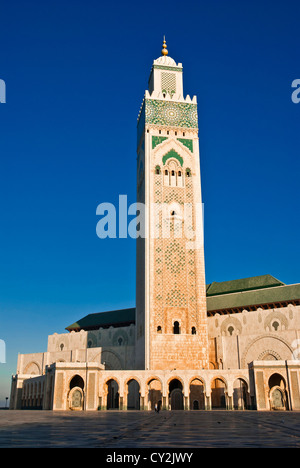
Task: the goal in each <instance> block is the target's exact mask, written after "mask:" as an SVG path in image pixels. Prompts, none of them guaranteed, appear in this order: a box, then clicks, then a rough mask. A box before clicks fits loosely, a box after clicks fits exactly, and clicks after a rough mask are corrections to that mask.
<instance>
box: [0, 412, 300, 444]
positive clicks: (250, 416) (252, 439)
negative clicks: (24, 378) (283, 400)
mask: <svg viewBox="0 0 300 468" xmlns="http://www.w3.org/2000/svg"><path fill="white" fill-rule="evenodd" d="M0 447H1V448H6V447H7V448H8V447H44V448H46V447H50V448H51V447H53V448H55V447H65V448H69V447H83V448H89V447H90V448H110V449H115V450H116V451H117V450H118V449H119V448H120V449H121V448H136V449H143V448H156V449H163V448H170V449H173V450H174V449H191V448H195V449H197V448H223V447H224V448H226V447H233V448H239V447H244V448H247V447H253V448H255V447H265V448H272V447H274V448H275V447H277V448H292V447H295V448H298V447H300V412H255V411H189V412H184V411H170V412H169V411H161V412H160V413H159V414H156V413H155V412H144V411H128V412H122V411H107V412H90V413H89V412H52V411H0ZM116 453H117V452H116Z"/></svg>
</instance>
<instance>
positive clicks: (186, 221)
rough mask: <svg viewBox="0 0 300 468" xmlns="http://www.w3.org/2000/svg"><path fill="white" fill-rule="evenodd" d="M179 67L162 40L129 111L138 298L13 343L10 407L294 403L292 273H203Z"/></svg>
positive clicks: (194, 125) (192, 151)
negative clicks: (137, 104)
mask: <svg viewBox="0 0 300 468" xmlns="http://www.w3.org/2000/svg"><path fill="white" fill-rule="evenodd" d="M182 77H183V68H182V64H181V63H176V62H175V60H173V59H172V58H171V57H170V56H169V55H168V51H167V45H166V42H165V41H164V42H163V48H162V52H161V56H160V57H159V58H157V59H156V60H154V62H153V65H152V68H151V72H150V77H149V83H148V90H146V91H145V95H144V99H143V102H142V105H141V108H140V111H139V114H138V122H137V202H138V203H141V204H143V206H144V207H145V210H144V218H145V219H144V221H145V232H144V235H143V236H139V237H138V238H137V240H136V258H137V260H136V307H135V308H131V309H123V310H113V311H108V312H99V313H98V312H97V313H93V314H89V315H87V316H86V317H83V318H80V319H78V320H77V321H76V322H74V323H73V324H71V325H68V326H67V327H66V333H62V334H57V333H54V334H53V335H50V336H49V337H48V347H47V351H45V352H43V353H32V354H19V355H18V363H17V371H16V374H15V375H14V376H13V377H12V384H11V398H10V408H11V409H40V410H56V411H59V410H73V411H82V410H85V411H106V410H113V409H118V410H123V411H126V410H153V409H154V407H155V405H159V406H160V407H161V409H162V410H166V411H169V410H194V411H196V410H212V409H226V410H258V411H264V410H282V411H287V410H289V411H294V410H298V411H299V410H300V387H299V379H300V360H299V359H300V358H299V359H298V350H299V349H300V341H299V340H300V284H292V285H287V284H284V283H283V282H281V281H280V280H279V279H277V278H274V277H273V276H272V275H270V274H264V275H261V276H257V277H250V278H243V279H235V280H232V281H225V282H220V283H217V282H213V283H211V284H206V281H205V265H204V248H203V221H202V200H201V177H200V156H199V141H198V116H197V99H196V96H194V97H193V98H191V97H190V96H189V95H186V96H185V97H184V92H183V79H182ZM74 319H77V318H76V317H75V318H74Z"/></svg>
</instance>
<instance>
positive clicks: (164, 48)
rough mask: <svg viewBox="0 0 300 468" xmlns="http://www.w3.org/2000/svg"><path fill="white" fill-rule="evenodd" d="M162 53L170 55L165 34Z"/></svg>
mask: <svg viewBox="0 0 300 468" xmlns="http://www.w3.org/2000/svg"><path fill="white" fill-rule="evenodd" d="M161 53H162V55H168V49H167V43H166V40H165V36H164V42H163V48H162V51H161Z"/></svg>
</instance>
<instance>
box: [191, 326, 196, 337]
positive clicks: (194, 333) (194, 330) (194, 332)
mask: <svg viewBox="0 0 300 468" xmlns="http://www.w3.org/2000/svg"><path fill="white" fill-rule="evenodd" d="M192 335H196V327H192Z"/></svg>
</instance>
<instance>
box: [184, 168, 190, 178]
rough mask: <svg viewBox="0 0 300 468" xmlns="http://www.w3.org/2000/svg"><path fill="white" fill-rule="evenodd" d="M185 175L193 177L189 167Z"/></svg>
mask: <svg viewBox="0 0 300 468" xmlns="http://www.w3.org/2000/svg"><path fill="white" fill-rule="evenodd" d="M185 174H186V176H187V177H191V170H190V169H189V168H188V167H187V169H186V171H185Z"/></svg>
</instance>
